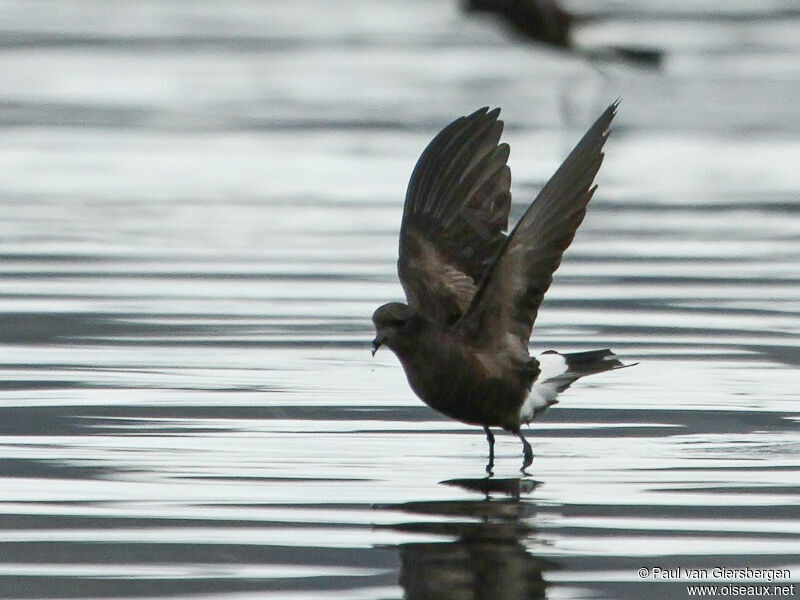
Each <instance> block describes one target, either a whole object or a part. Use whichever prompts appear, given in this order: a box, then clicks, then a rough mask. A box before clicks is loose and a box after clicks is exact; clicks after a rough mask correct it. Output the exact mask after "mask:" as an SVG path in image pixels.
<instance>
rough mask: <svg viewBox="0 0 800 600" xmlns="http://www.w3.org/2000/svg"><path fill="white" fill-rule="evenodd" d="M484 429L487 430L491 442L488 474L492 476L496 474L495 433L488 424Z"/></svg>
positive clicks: (487, 467) (487, 466)
mask: <svg viewBox="0 0 800 600" xmlns="http://www.w3.org/2000/svg"><path fill="white" fill-rule="evenodd" d="M483 430H484V431H485V432H486V441H487V442H489V462H488V463H486V474H487V475H488V476H489V477H491V476H492V475H494V434H493V433H492V432H491V430H490V429H489V427H488V426H484V427H483Z"/></svg>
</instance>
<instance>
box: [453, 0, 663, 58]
mask: <svg viewBox="0 0 800 600" xmlns="http://www.w3.org/2000/svg"><path fill="white" fill-rule="evenodd" d="M461 6H462V8H463V9H464V11H466V12H470V13H492V14H495V15H497V16H498V17H500V18H501V19H502V20H503V21H504V22H505V24H506V26H507V27H508V28H509V29H510V30H511V31H513V32H514V34H516V35H517V36H518V37H520V38H522V39H525V40H529V41H533V42H538V43H541V44H546V45H548V46H552V47H555V48H562V49H564V50H573V51H575V52H577V53H579V54H582V55H583V56H585V57H587V58H589V59H606V60H608V59H611V60H613V59H621V60H625V61H628V62H631V63H635V64H639V65H642V66H648V67H658V66H660V64H661V61H662V60H663V58H664V53H663V52H662V51H661V50H658V49H656V48H645V47H637V46H603V47H596V48H583V47H580V46H578V45H576V44H575V42H574V39H573V31H574V30H575V27H576V26H578V25H581V24H583V23H586V22H590V21H592V20H594V19H597V18H598V17H591V16H579V15H575V14H573V13H571V12H568V11H567V10H566V9H564V8H563V7H562V6H561V5H560V4H559V3H558V2H557V0H462V2H461Z"/></svg>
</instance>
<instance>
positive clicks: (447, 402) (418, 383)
mask: <svg viewBox="0 0 800 600" xmlns="http://www.w3.org/2000/svg"><path fill="white" fill-rule="evenodd" d="M447 363H448V364H446V365H440V366H439V367H438V368H434V365H435V364H436V362H435V361H433V362H423V363H420V364H417V365H414V364H407V365H405V367H406V368H405V371H406V376H407V378H408V382H409V385H410V386H411V388H412V389H413V390H414V393H415V394H416V395H417V396H418V397H419V398H420V399H421V400H422V401H423V402H425V404H427V405H428V406H430V407H431V408H433V409H434V410H437V411H438V412H440V413H442V414H444V415H446V416H448V417H450V418H452V419H456V420H458V421H462V422H464V423H469V424H471V425H490V426H496V427H503V428H505V429H516V428H517V427H519V425H520V421H519V415H520V406H521V405H522V404H523V402H524V400H525V396H526V392H527V390H526V389H525V388H524V386H520V385H519V384H518V383H517V382H516V381H514V377H512V376H509V377H496V376H487V375H485V372H484V371H483V370H482V369H480V368H479V366H478V365H476V364H472V362H471V361H470V360H468V359H465V360H461V361H458V360H452V359H451V360H448V361H447Z"/></svg>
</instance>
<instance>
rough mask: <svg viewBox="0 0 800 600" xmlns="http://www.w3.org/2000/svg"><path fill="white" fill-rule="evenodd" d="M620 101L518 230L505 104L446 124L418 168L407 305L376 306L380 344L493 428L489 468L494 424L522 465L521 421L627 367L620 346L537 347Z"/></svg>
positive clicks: (417, 382) (452, 412) (461, 412)
mask: <svg viewBox="0 0 800 600" xmlns="http://www.w3.org/2000/svg"><path fill="white" fill-rule="evenodd" d="M616 108H617V103H616V102H615V103H614V104H612V105H611V106H609V107H608V108H607V109H606V110H605V112H603V114H602V115H601V116H600V118H599V119H597V121H596V122H595V123H594V125H592V126H591V128H590V129H589V131H587V132H586V134H585V135H584V136H583V139H581V141H580V142H579V143H578V145H577V146H576V147H575V149H574V150H572V152H571V153H570V154H569V156H568V157H567V158H566V160H565V161H564V162H563V164H562V165H561V166H560V167H559V168H558V170H557V171H556V173H555V175H553V177H552V178H551V179H550V181H548V182H547V184H546V185H545V186H544V188H542V190H541V192H539V195H538V196H537V197H536V200H534V202H533V203H532V204H531V205H530V206H529V207H528V209H527V210H526V211H525V213H524V214H523V215H522V218H521V219H520V220H519V223H517V225H516V227H514V229H513V230H512V231H511V233H510V234H508V235H506V234H505V233H504V232H505V231H506V230H507V229H508V213H509V209H510V208H511V193H510V191H509V188H510V185H511V171H510V170H509V168H508V166H507V165H506V161H507V160H508V155H509V147H508V144H500V143H499V141H500V134H501V133H502V130H503V122H502V121H500V120H498V115H499V114H500V109H499V108H498V109H495V110H492V111H489V109H488V108H482V109H480V110H477V111H475V112H474V113H472V114H471V115H469V116H466V117H461V118H459V119H456V120H455V121H453V122H452V123H451V124H450V125H448V126H447V127H445V128H444V129H443V130H442V131H441V132H440V133H439V134H438V135H437V136H436V137H435V138H434V139H433V141H432V142H431V143H430V144H429V145H428V147H427V148H426V149H425V151H424V152H423V153H422V156H421V157H420V158H419V161H418V162H417V165H416V167H415V168H414V172H413V174H412V175H411V181H410V182H409V185H408V191H407V192H406V199H405V205H404V209H403V222H402V225H401V228H400V258H399V259H398V261H397V270H398V273H399V276H400V282H401V283H402V285H403V289H404V291H405V294H406V298H407V300H408V304H402V303H399V302H390V303H389V304H384V305H383V306H381V307H380V308H378V309H377V310H376V311H375V313H374V314H373V315H372V321H373V323H374V324H375V329H376V331H377V336H376V337H375V340H374V341H373V354H374V353H375V352H376V351H377V350H378V348H379V347H380V346H381V345H385V346H388V347H389V348H390V349H391V350H392V351H393V352H394V353H395V354H396V355H397V357H398V358H399V359H400V362H401V363H402V364H403V368H404V369H405V373H406V377H407V378H408V382H409V384H410V385H411V388H412V389H413V390H414V392H415V393H416V394H417V396H419V397H420V398H421V399H422V400H423V401H424V402H425V403H426V404H427V405H428V406H430V407H431V408H434V409H436V410H437V411H439V412H441V413H443V414H445V415H447V416H448V417H451V418H453V419H457V420H459V421H463V422H464V423H469V424H472V425H480V426H482V427H483V428H484V431H485V432H486V437H487V439H488V441H489V464H488V465H487V467H486V470H487V471H488V472H489V473H491V470H492V466H493V463H494V436H493V434H492V432H491V430H490V429H489V428H490V427H502V428H503V429H505V430H507V431H510V432H512V433H514V434H515V435H516V436H518V437H519V438H520V440H522V444H523V448H524V461H523V466H522V469H523V471H524V470H525V468H526V467H528V466H529V465H530V464H531V462H532V461H533V452H532V451H531V446H530V444H529V443H528V442H527V440H526V439H525V437H524V436H523V435H522V431H521V430H520V427H521V426H522V425H523V424H526V423H529V422H530V421H531V420H532V419H533V418H534V417H536V416H538V415H540V414H541V413H543V412H544V411H545V410H546V409H547V408H548V407H550V406H551V405H553V404H554V403H555V402H556V396H557V395H558V394H559V393H560V392H562V391H563V390H565V389H566V388H568V387H569V386H570V385H571V384H572V383H573V382H575V381H576V380H577V379H578V378H580V377H582V376H584V375H588V374H590V373H600V372H602V371H607V370H610V369H614V368H618V367H621V366H623V365H622V364H621V363H620V362H619V361H618V360H617V359H616V357H615V356H614V354H613V353H612V352H611V351H610V350H596V351H590V352H579V353H573V354H559V353H557V352H554V351H548V352H545V353H544V354H542V355H541V356H539V357H538V358H533V357H531V356H530V354H529V353H528V340H529V338H530V336H531V329H532V328H533V322H534V320H535V319H536V314H537V312H538V310H539V305H540V304H541V303H542V299H543V297H544V294H545V292H546V291H547V288H549V287H550V284H551V283H552V281H553V272H554V271H555V270H556V269H557V268H558V265H559V264H560V262H561V255H562V254H563V253H564V250H566V249H567V247H568V246H569V245H570V243H571V242H572V238H573V237H574V236H575V231H576V229H577V228H578V225H580V223H581V221H582V220H583V216H584V214H585V213H586V206H587V204H588V202H589V200H590V199H591V197H592V194H593V193H594V191H595V189H596V186H595V185H593V182H594V178H595V175H596V174H597V171H598V169H599V168H600V164H601V163H602V161H603V152H602V149H603V144H604V143H605V141H606V138H607V136H608V131H609V126H610V125H611V121H612V119H613V118H614V114H615V113H616Z"/></svg>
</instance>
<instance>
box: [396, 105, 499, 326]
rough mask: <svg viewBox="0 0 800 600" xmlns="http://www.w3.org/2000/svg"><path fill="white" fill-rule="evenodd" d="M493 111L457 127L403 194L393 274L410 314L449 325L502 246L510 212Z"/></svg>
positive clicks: (438, 142) (431, 151)
mask: <svg viewBox="0 0 800 600" xmlns="http://www.w3.org/2000/svg"><path fill="white" fill-rule="evenodd" d="M499 114H500V109H495V110H493V111H489V110H488V108H482V109H480V110H477V111H475V112H474V113H472V114H471V115H469V116H466V117H461V118H459V119H456V120H455V121H453V122H452V123H450V125H448V126H447V127H445V128H444V129H443V130H442V131H441V132H440V133H439V134H438V135H437V136H436V137H435V138H434V139H433V141H432V142H431V143H430V144H429V145H428V147H427V148H426V149H425V151H424V152H423V153H422V156H420V158H419V161H417V166H416V167H415V168H414V172H413V173H412V175H411V181H410V182H409V184H408V191H407V192H406V200H405V206H404V209H403V224H402V226H401V228H400V258H399V259H398V261H397V271H398V274H399V275H400V282H401V283H402V285H403V289H404V290H405V293H406V297H407V298H408V304H409V306H410V307H411V308H412V310H414V311H416V312H418V313H419V314H422V315H423V316H425V317H427V318H429V319H432V320H435V321H439V322H443V323H453V322H455V321H456V320H458V319H459V318H460V317H461V316H462V315H463V314H464V313H465V312H466V310H467V308H468V307H469V305H470V303H471V302H472V297H473V296H474V294H475V291H476V290H477V285H478V283H479V282H480V280H481V279H482V278H483V277H484V275H485V273H486V271H487V269H488V267H489V265H490V264H491V262H492V259H493V258H494V257H495V256H496V255H497V252H498V251H499V250H500V248H502V246H503V244H504V243H505V240H506V236H505V234H504V233H503V232H504V231H505V230H506V228H507V227H508V212H509V209H510V207H511V193H510V191H509V188H510V186H511V171H510V170H509V168H508V166H506V161H507V160H508V154H509V148H508V144H499V143H498V142H499V140H500V135H501V133H502V131H503V122H502V121H499V120H498V118H497V117H498V115H499Z"/></svg>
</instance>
